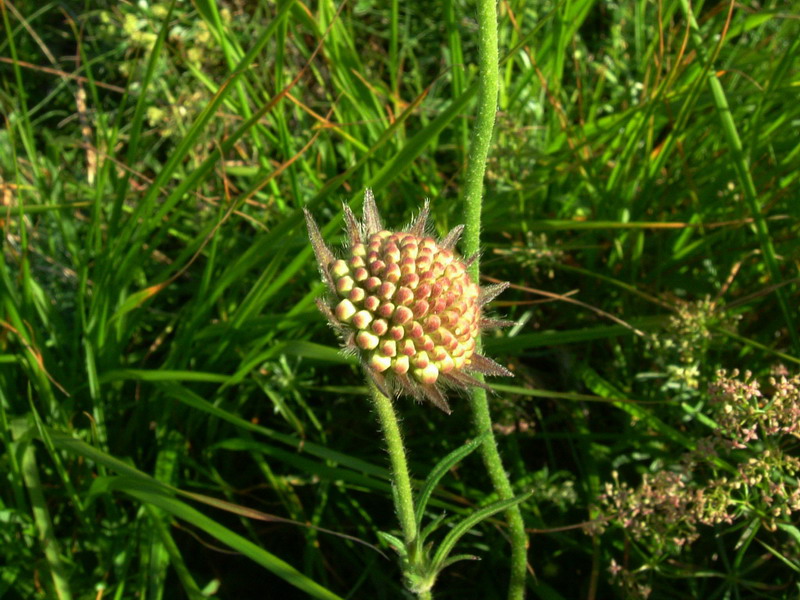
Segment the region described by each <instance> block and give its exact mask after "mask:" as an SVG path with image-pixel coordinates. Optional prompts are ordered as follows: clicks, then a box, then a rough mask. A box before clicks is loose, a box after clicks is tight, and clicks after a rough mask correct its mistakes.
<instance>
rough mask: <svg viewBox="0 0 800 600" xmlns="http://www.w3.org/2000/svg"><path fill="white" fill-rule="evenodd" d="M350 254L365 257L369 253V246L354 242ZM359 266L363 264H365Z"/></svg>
mask: <svg viewBox="0 0 800 600" xmlns="http://www.w3.org/2000/svg"><path fill="white" fill-rule="evenodd" d="M350 254H352V255H353V256H359V257H361V258H364V257H365V256H366V255H367V248H366V247H365V246H364V244H361V243H358V244H353V245H352V246H351V247H350ZM359 266H363V264H362V265H359Z"/></svg>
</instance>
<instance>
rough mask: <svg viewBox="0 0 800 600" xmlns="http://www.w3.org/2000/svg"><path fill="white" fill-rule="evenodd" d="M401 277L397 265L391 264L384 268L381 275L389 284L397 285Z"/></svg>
mask: <svg viewBox="0 0 800 600" xmlns="http://www.w3.org/2000/svg"><path fill="white" fill-rule="evenodd" d="M401 275H402V273H401V272H400V266H399V265H398V264H397V263H392V264H390V265H389V266H388V267H386V272H385V273H384V274H383V278H384V279H385V280H386V281H389V282H391V283H397V282H398V281H400V276H401Z"/></svg>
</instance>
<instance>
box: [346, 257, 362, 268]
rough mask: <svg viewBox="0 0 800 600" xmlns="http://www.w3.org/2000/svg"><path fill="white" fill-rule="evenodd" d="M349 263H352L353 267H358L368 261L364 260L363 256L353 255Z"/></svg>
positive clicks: (351, 266)
mask: <svg viewBox="0 0 800 600" xmlns="http://www.w3.org/2000/svg"><path fill="white" fill-rule="evenodd" d="M347 264H348V265H350V268H351V269H357V268H359V267H363V266H364V265H366V264H367V263H365V262H364V258H363V257H361V256H351V257H350V260H348V261H347Z"/></svg>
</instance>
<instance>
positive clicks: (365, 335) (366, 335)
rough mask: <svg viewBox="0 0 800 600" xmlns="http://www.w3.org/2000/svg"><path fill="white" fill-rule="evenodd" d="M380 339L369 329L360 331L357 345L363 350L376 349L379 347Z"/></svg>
mask: <svg viewBox="0 0 800 600" xmlns="http://www.w3.org/2000/svg"><path fill="white" fill-rule="evenodd" d="M379 342H380V339H379V338H378V336H377V335H373V334H371V333H370V332H369V331H359V332H358V333H357V334H356V345H357V346H358V347H359V348H361V349H362V350H374V349H375V348H377V347H378V343H379Z"/></svg>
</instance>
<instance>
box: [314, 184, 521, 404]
mask: <svg viewBox="0 0 800 600" xmlns="http://www.w3.org/2000/svg"><path fill="white" fill-rule="evenodd" d="M428 212H429V206H428V204H427V203H426V204H425V207H424V208H423V210H422V211H421V212H420V215H419V217H418V218H417V219H416V221H415V222H414V223H412V224H411V225H410V226H409V227H408V228H407V229H406V230H404V231H395V232H392V231H390V230H388V229H386V228H384V226H383V224H382V222H381V218H380V215H379V214H378V210H377V207H376V205H375V199H374V198H373V196H372V193H371V192H369V191H367V195H366V199H365V201H364V219H363V221H362V222H359V221H357V220H356V218H355V216H354V215H353V213H352V212H351V211H350V209H349V208H348V207H347V206H345V208H344V216H345V221H346V224H347V235H348V238H349V240H348V241H349V244H348V246H347V247H348V251H347V255H346V256H344V257H343V258H336V257H335V256H334V255H333V253H332V252H331V251H330V250H329V249H328V247H327V246H326V245H325V242H324V241H323V240H322V236H321V234H320V232H319V228H318V227H317V226H316V224H315V223H314V221H313V219H312V218H311V215H310V214H309V213H308V212H306V222H307V225H308V231H309V235H310V237H311V243H312V246H313V248H314V253H315V255H316V258H317V262H318V263H319V267H320V273H321V274H322V277H323V279H324V280H325V282H326V284H327V286H328V290H329V293H330V301H329V302H323V303H321V304H320V308H321V309H322V310H323V312H324V313H325V314H326V315H327V316H328V318H329V319H330V320H331V321H332V322H333V325H334V326H335V327H336V330H337V331H339V332H341V335H342V338H343V339H344V340H345V343H346V344H347V345H348V346H350V347H351V349H352V350H354V351H355V352H356V353H357V354H358V355H359V356H360V358H361V361H362V363H363V364H364V366H365V368H366V370H367V373H369V375H370V376H371V377H372V379H373V381H374V382H375V383H376V384H377V385H378V387H379V389H380V390H381V391H382V392H383V393H385V394H387V395H391V394H392V393H394V392H396V391H403V392H406V393H409V394H412V395H414V396H416V397H417V398H425V399H428V400H430V401H431V402H433V403H434V404H435V405H436V406H438V407H439V408H441V409H442V410H445V411H446V412H450V409H449V406H448V404H447V401H446V400H445V397H444V395H443V393H442V384H444V385H449V386H452V387H460V388H465V387H468V386H470V385H479V386H484V384H483V383H481V382H479V381H477V380H475V379H474V378H473V377H472V376H471V373H483V374H486V375H511V373H510V372H509V371H508V370H507V369H505V368H503V367H502V366H500V365H498V364H497V363H495V362H494V361H492V360H491V359H488V358H486V357H485V356H482V355H480V354H478V353H476V352H475V347H476V344H475V339H476V337H477V336H478V335H479V333H480V330H481V328H482V327H483V326H495V327H497V326H502V325H504V324H507V323H505V322H501V321H493V320H491V319H487V318H486V317H485V316H484V315H483V307H484V306H485V305H486V304H487V303H488V302H490V301H491V300H492V299H494V298H495V297H496V296H497V295H498V294H499V293H500V292H502V291H503V290H504V289H505V288H506V287H507V285H506V284H499V285H494V286H489V287H487V288H484V289H481V288H479V287H478V285H477V283H475V282H474V281H472V280H471V279H470V277H469V275H468V273H467V268H466V265H465V263H464V261H463V260H462V259H461V258H460V257H459V256H458V254H457V253H456V252H455V251H454V247H455V245H456V243H457V242H458V238H459V235H460V234H461V231H462V230H463V227H456V228H455V229H454V230H453V231H451V232H450V233H449V234H448V235H447V236H446V237H444V238H443V239H442V240H440V241H437V240H435V239H434V238H432V237H429V236H427V235H426V223H427V217H428Z"/></svg>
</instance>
